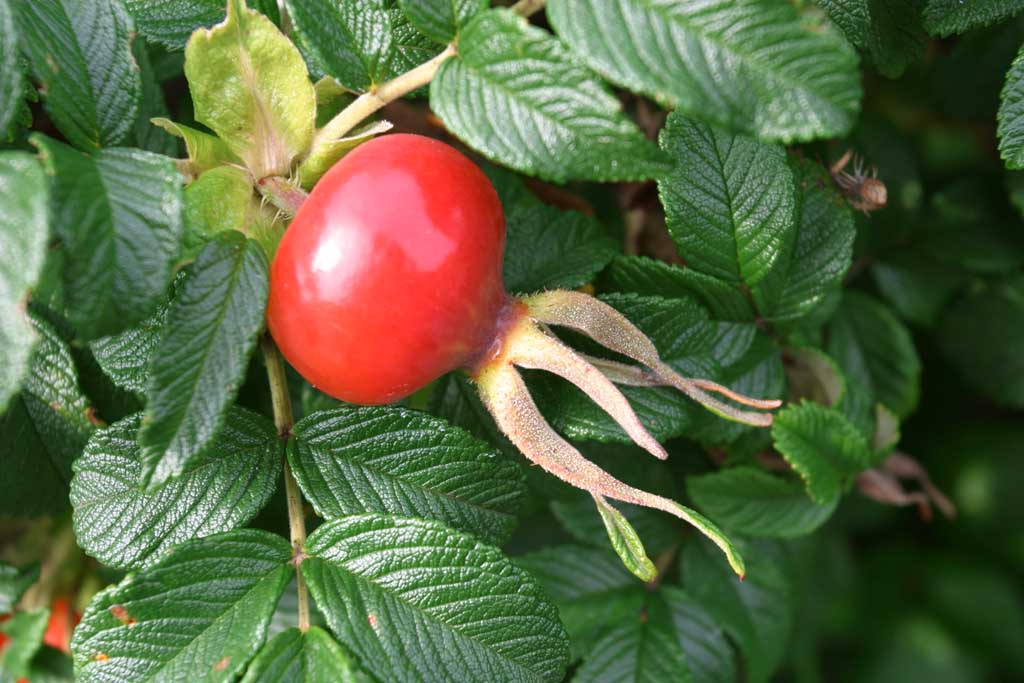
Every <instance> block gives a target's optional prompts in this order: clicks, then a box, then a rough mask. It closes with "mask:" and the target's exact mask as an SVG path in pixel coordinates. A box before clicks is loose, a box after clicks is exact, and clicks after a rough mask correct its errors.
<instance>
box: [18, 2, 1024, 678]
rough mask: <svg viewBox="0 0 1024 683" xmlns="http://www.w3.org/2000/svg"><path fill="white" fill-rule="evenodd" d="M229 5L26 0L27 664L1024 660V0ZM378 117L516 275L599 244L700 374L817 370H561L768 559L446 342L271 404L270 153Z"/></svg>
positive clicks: (907, 666)
mask: <svg viewBox="0 0 1024 683" xmlns="http://www.w3.org/2000/svg"><path fill="white" fill-rule="evenodd" d="M227 7H228V12H229V16H228V18H227V20H226V21H225V3H224V2H223V1H222V0H90V2H79V1H77V0H0V137H2V138H3V140H4V143H3V150H2V151H0V349H2V353H3V357H2V359H0V413H2V417H0V424H2V427H0V437H2V438H0V615H5V616H2V617H0V619H2V621H0V647H2V650H0V681H2V682H3V683H7V682H8V681H15V680H22V679H24V678H26V677H27V678H28V679H29V680H31V681H32V682H33V683H39V682H41V681H43V682H48V681H68V680H72V679H75V680H81V681H108V680H119V681H164V680H208V681H231V680H236V679H239V678H241V679H242V680H243V681H246V682H247V683H248V682H252V683H256V682H257V681H328V680H329V681H373V680H379V681H387V682H389V683H390V682H392V681H401V682H405V681H410V682H414V681H440V680H458V681H462V680H465V681H484V680H486V681H549V682H551V683H555V682H557V681H562V680H565V681H573V682H575V683H586V682H590V681H601V682H606V681H607V682H623V683H625V682H633V681H636V682H639V681H695V682H703V681H712V682H718V681H721V682H726V681H735V680H742V681H749V682H752V683H754V682H757V681H767V680H786V681H799V682H801V683H813V682H814V681H823V680H827V681H908V682H912V681H929V682H931V681H944V682H945V681H949V682H954V683H959V682H961V681H962V682H964V683H972V682H975V681H977V682H982V681H1010V680H1020V678H1022V677H1024V650H1022V649H1021V647H1020V644H1021V643H1022V642H1024V603H1022V595H1021V586H1020V584H1019V577H1020V576H1021V574H1022V572H1024V519H1022V512H1021V511H1022V508H1021V506H1020V505H1019V503H1018V499H1019V491H1020V490H1021V487H1022V486H1024V465H1022V461H1021V458H1020V454H1021V450H1022V446H1024V423H1022V422H1021V420H1020V416H1021V411H1022V410H1024V354H1022V353H1021V349H1022V348H1024V219H1022V214H1024V175H1022V170H1024V50H1022V44H1024V15H1021V16H1017V12H1018V11H1019V10H1021V9H1024V2H1020V1H1019V0H976V1H975V2H969V3H964V2H959V1H957V0H907V1H905V2H896V3H893V2H883V1H881V0H817V1H816V2H810V1H809V0H793V1H792V2H790V1H787V0H706V1H704V2H675V1H672V0H549V2H548V3H547V6H546V7H545V8H543V10H541V4H540V3H533V2H528V1H527V2H521V3H519V4H518V5H516V6H515V8H514V11H513V10H510V9H508V8H501V7H490V6H488V4H487V3H486V2H482V1H480V0H398V1H397V2H395V1H393V0H285V1H284V2H282V3H277V2H273V1H271V0H250V2H249V8H246V6H245V3H243V2H241V0H231V2H229V3H228V4H227ZM538 10H541V11H538ZM523 15H527V16H529V21H527V19H525V18H524V17H523ZM222 21H223V22H224V23H220V22H222ZM209 27H213V28H212V30H210V31H207V30H200V31H199V32H198V33H195V34H193V32H194V31H196V29H205V28H209ZM190 36H191V39H190ZM286 36H287V37H286ZM453 40H454V41H456V43H457V50H455V51H448V52H444V53H443V52H442V51H443V50H444V47H445V44H447V43H449V42H451V41H453ZM1018 51H1021V52H1020V54H1019V55H1018ZM439 53H440V54H442V55H443V56H444V57H446V59H444V60H443V61H441V60H435V62H434V66H435V67H437V65H438V64H439V68H437V72H436V75H435V76H434V77H433V79H432V80H431V79H429V78H427V79H425V80H423V81H422V82H417V83H415V84H414V85H415V86H416V87H415V88H413V89H412V92H411V93H409V96H408V97H406V98H405V99H400V100H396V101H394V102H392V103H391V104H389V106H387V107H386V108H385V109H384V110H383V111H382V113H381V114H380V118H379V120H377V121H375V122H373V121H370V122H364V121H362V120H356V121H352V122H350V123H351V125H350V126H349V127H348V128H346V129H344V130H334V129H332V127H331V125H329V123H328V122H331V121H337V119H336V118H335V117H336V116H341V117H342V118H344V117H345V116H346V114H345V113H344V112H351V111H352V109H351V108H349V109H346V106H348V105H350V104H351V103H352V101H353V99H355V98H356V97H357V96H359V95H360V94H362V93H367V92H372V93H384V94H385V96H386V95H387V93H390V92H393V90H394V85H393V84H394V82H395V81H393V80H392V79H395V78H399V79H401V77H402V74H405V73H406V72H408V71H410V70H411V69H413V68H414V67H417V65H419V64H421V63H424V62H427V61H428V60H431V58H433V57H434V56H435V55H438V54H439ZM431 73H433V72H431ZM389 88H391V89H390V90H389ZM398 94H403V93H398ZM366 97H369V96H365V97H363V98H360V99H358V100H356V103H357V104H356V105H352V106H357V105H358V103H359V102H363V101H366ZM339 112H342V113H341V114H339ZM386 122H390V124H394V127H395V128H396V129H398V130H402V131H413V132H420V133H424V134H428V135H433V136H435V137H439V138H441V139H444V140H446V141H448V142H450V143H452V144H456V145H459V146H460V147H461V148H462V149H464V150H465V151H467V152H468V153H471V154H473V155H475V158H476V159H477V160H478V161H479V162H480V163H481V165H483V167H484V168H485V170H486V171H487V173H488V174H489V176H490V177H491V178H492V180H493V182H494V183H495V185H496V187H497V189H498V192H499V194H500V196H501V199H502V203H503V205H504V208H505V212H506V219H507V224H508V245H507V253H506V261H505V280H506V283H507V286H508V287H509V289H510V291H513V292H517V293H529V292H533V291H538V290H542V289H545V288H554V287H560V288H577V287H587V288H592V289H593V290H594V291H595V292H596V293H597V294H599V295H600V296H601V297H602V298H603V299H604V300H605V301H607V302H608V303H609V304H611V305H612V306H614V307H616V308H618V309H619V310H621V311H622V312H623V313H625V314H626V315H627V316H628V317H629V318H630V319H631V320H633V321H634V322H635V323H636V324H637V325H638V326H639V327H640V328H641V329H643V331H644V332H645V333H646V334H648V335H649V336H650V338H651V339H652V340H653V341H654V342H655V343H656V345H657V347H658V349H659V352H660V353H661V355H662V357H663V358H664V359H665V360H666V361H667V362H668V363H669V364H670V365H672V366H673V367H674V368H676V369H677V370H679V371H681V372H683V373H684V374H688V375H694V376H700V377H706V378H709V379H713V380H715V381H718V382H721V383H723V384H727V385H728V386H730V387H732V388H734V389H736V390H738V391H742V392H744V393H747V394H750V395H754V396H762V397H784V398H786V400H787V405H786V406H785V407H784V408H783V409H782V410H781V411H780V412H779V413H778V414H777V416H776V420H775V424H774V425H773V427H772V428H771V429H770V430H757V429H754V428H750V427H745V426H743V425H739V424H735V423H731V422H726V421H724V420H720V419H718V418H716V417H714V416H712V415H709V414H707V413H706V412H704V411H702V410H701V409H700V408H699V407H697V406H694V405H693V404H692V403H690V402H688V401H687V400H686V399H684V398H682V397H680V396H679V395H677V394H674V393H672V392H670V391H668V390H667V389H664V388H647V387H625V388H624V390H623V391H624V393H625V394H626V395H627V396H628V397H629V399H630V401H631V403H632V404H633V405H634V406H635V407H636V410H637V413H638V415H639V416H640V418H641V420H642V421H643V422H644V424H645V425H646V426H647V427H648V428H649V429H650V431H651V432H652V433H653V434H654V435H655V436H656V437H658V438H659V439H660V440H661V441H663V442H664V443H665V445H666V448H667V449H668V451H669V453H670V455H671V457H670V458H669V459H668V461H666V462H655V461H652V460H650V459H649V458H646V457H643V456H642V455H641V453H640V451H639V449H637V448H635V447H633V446H632V445H630V444H629V442H628V439H627V438H626V436H625V434H624V433H623V432H622V431H621V430H620V429H619V428H618V427H617V426H616V425H615V424H614V423H612V422H611V421H610V420H609V419H608V418H607V417H606V416H605V415H604V414H603V413H601V412H600V411H599V410H597V409H596V407H595V406H593V405H592V404H590V403H589V402H588V401H586V400H585V398H584V397H583V395H582V394H581V393H579V392H577V391H576V390H575V389H573V388H571V387H570V386H568V385H567V384H565V383H563V382H561V381H558V380H554V379H551V378H549V377H546V376H534V375H528V382H529V383H530V386H531V389H532V391H533V393H534V395H535V397H536V398H537V401H538V404H539V405H540V407H541V409H542V411H543V412H544V413H545V415H546V416H547V417H548V419H549V420H550V421H551V422H552V424H553V425H554V426H555V427H556V428H557V429H558V430H559V431H560V432H562V433H563V434H565V435H566V436H567V437H569V438H570V439H572V440H573V441H574V442H575V443H576V444H577V445H578V446H579V447H580V448H581V449H582V450H583V452H584V453H585V454H586V455H587V456H588V457H590V458H592V459H594V460H596V461H598V462H600V463H601V464H602V465H603V466H605V467H607V468H608V469H609V470H610V471H612V472H614V473H615V474H616V475H617V476H620V477H622V478H624V479H626V480H627V481H629V482H630V483H632V484H636V485H638V486H643V487H646V488H648V489H650V490H654V491H657V492H659V493H663V494H665V495H670V496H672V497H674V498H676V499H682V500H684V502H686V503H687V504H688V505H691V506H693V507H694V508H696V509H698V510H699V511H700V512H702V513H703V514H705V515H706V516H707V517H709V518H710V519H711V520H713V521H714V522H715V523H717V524H718V525H719V526H721V527H722V528H723V529H724V530H725V531H726V532H727V533H728V534H729V535H730V537H731V538H732V539H733V540H734V541H735V542H736V543H737V544H738V546H739V547H740V549H741V550H742V551H743V553H744V557H745V558H746V562H747V571H746V580H745V581H744V582H742V583H740V582H738V581H737V580H736V578H735V577H734V576H733V574H732V573H731V570H730V569H729V566H728V564H727V563H726V561H725V559H724V558H723V557H722V556H720V553H719V552H718V551H717V549H715V548H714V546H712V545H711V544H710V543H708V542H706V541H704V540H702V539H700V538H699V537H698V535H696V534H694V533H692V531H691V530H689V529H686V528H683V527H682V526H681V525H680V524H678V523H677V520H675V519H673V518H669V517H667V516H665V515H662V514H661V513H656V512H652V511H649V510H641V509H635V508H631V507H629V506H623V507H622V509H621V513H618V512H615V511H614V510H609V509H606V508H602V509H600V510H595V509H594V507H593V505H592V502H591V501H590V500H589V499H588V498H587V497H586V496H585V495H582V494H580V493H579V492H578V491H575V490H572V489H569V488H567V487H565V486H563V485H561V484H560V483H559V482H557V481H556V480H554V479H552V478H550V477H548V476H546V475H544V474H543V473H540V472H538V471H536V470H534V469H532V468H528V467H526V466H525V465H524V461H523V460H522V458H521V457H519V456H518V455H517V454H516V452H515V450H514V449H513V448H512V447H511V446H510V445H509V444H508V442H507V441H505V440H504V439H503V437H501V435H500V434H498V432H497V430H496V428H495V426H494V424H493V422H492V421H491V420H490V418H489V417H488V415H487V413H486V412H485V411H484V410H483V408H482V406H481V405H480V404H479V401H478V399H477V398H476V396H475V392H474V391H473V389H472V387H471V386H470V385H469V383H468V381H467V380H466V379H465V378H464V377H463V376H462V375H460V374H457V373H455V374H452V375H449V376H446V377H443V378H441V379H439V380H438V381H437V382H435V383H434V384H433V385H431V386H430V387H429V388H428V389H427V390H425V391H424V392H421V393H419V394H416V395H414V396H413V397H411V398H410V399H408V400H407V401H406V402H405V403H406V405H403V406H389V407H373V408H358V407H354V406H347V405H342V404H340V403H338V402H336V401H333V400H331V399H329V398H328V397H326V396H324V395H322V394H319V393H318V392H317V391H315V390H314V389H313V388H312V387H310V386H309V385H308V384H306V383H305V382H304V381H302V379H301V378H300V377H298V376H297V375H296V374H294V373H292V372H290V371H289V374H288V388H289V390H290V395H291V400H292V404H293V406H294V410H295V413H296V417H297V418H300V419H299V420H298V422H297V423H296V424H295V425H294V428H293V429H291V431H290V434H289V438H287V439H282V438H279V431H280V430H279V429H277V428H275V421H274V417H275V415H274V413H273V411H272V410H271V402H272V401H271V393H270V389H269V386H268V382H267V377H266V370H265V367H264V365H265V359H270V361H271V362H272V361H273V354H272V352H271V353H263V354H260V353H257V352H256V351H257V349H259V348H261V345H262V348H263V350H264V351H266V350H267V345H266V341H265V340H264V341H263V342H261V334H262V326H263V315H264V307H265V303H266V297H267V288H268V263H269V262H270V259H272V256H273V250H274V247H275V246H276V243H277V240H278V239H279V238H280V235H281V234H282V232H283V230H284V229H285V226H286V223H287V216H286V215H285V214H284V213H282V212H280V211H278V210H276V209H275V208H274V206H272V205H271V204H269V203H268V202H267V201H265V199H264V198H263V197H261V195H260V193H259V192H258V191H257V190H256V189H254V187H255V186H254V182H255V181H259V180H261V179H263V178H264V177H268V176H287V177H290V178H293V179H294V180H295V181H296V182H298V183H300V184H301V185H302V186H303V187H305V188H307V189H308V188H309V187H311V186H312V185H313V184H314V183H315V181H316V179H317V178H318V177H319V176H320V175H321V174H322V173H323V172H324V170H326V168H328V167H329V166H330V165H331V164H332V163H334V162H335V161H336V160H337V159H339V158H340V157H341V156H343V155H344V153H345V152H346V151H348V150H349V149H351V148H352V147H354V146H355V145H357V144H358V143H359V142H361V141H362V140H364V139H367V138H368V137H370V136H372V135H375V134H380V133H382V132H384V131H386V130H387V129H388V127H389V125H390V124H389V123H386ZM356 124H359V125H360V126H361V127H359V128H356V129H355V130H353V127H355V126H356ZM325 131H326V132H325ZM333 133H336V134H333ZM847 150H852V151H853V152H854V153H855V154H856V155H858V156H860V157H863V159H865V160H866V166H865V167H863V168H861V167H859V166H858V165H857V164H856V163H855V162H854V161H851V162H850V163H849V164H848V165H847V166H845V167H843V168H839V167H837V166H833V164H834V163H835V162H836V161H837V160H838V159H839V158H840V157H841V156H842V155H843V154H844V153H845V152H846V151H847ZM876 169H877V178H878V180H879V181H881V183H882V184H884V187H885V188H886V190H887V197H888V202H887V206H885V207H884V208H881V207H880V206H877V205H874V206H868V208H871V209H875V210H872V211H871V212H870V215H869V213H868V212H867V211H858V210H855V207H863V206H864V205H865V201H866V200H867V199H869V198H870V197H869V194H868V192H867V190H866V189H865V187H867V186H866V185H865V181H867V180H868V178H869V177H871V176H872V175H873V174H874V171H875V170H876ZM843 173H848V174H852V176H851V175H847V176H844V175H843ZM871 182H873V181H868V184H869V185H870V183H871ZM875 187H876V188H877V184H876V185H875ZM869 204H870V202H869ZM566 339H567V340H568V341H570V342H571V343H573V344H574V345H577V346H579V347H580V348H584V349H585V350H588V351H593V349H589V348H588V347H587V344H586V342H585V341H583V340H581V339H578V338H576V337H572V336H569V335H567V336H566ZM276 417H277V418H278V427H280V426H281V422H280V417H281V416H280V413H278V415H276ZM283 469H285V471H288V472H292V471H293V472H294V476H295V478H296V480H297V482H298V484H299V487H300V488H301V490H302V492H303V494H304V496H305V499H306V501H307V502H308V507H307V509H306V513H307V514H306V524H307V526H308V527H309V528H310V529H311V530H312V531H311V534H310V536H309V538H308V541H307V542H306V544H305V548H304V556H303V559H302V561H301V563H298V562H293V561H292V560H293V552H292V548H291V547H290V545H289V542H288V540H286V538H287V536H288V534H289V519H288V516H287V513H286V511H285V507H286V506H285V496H284V485H283V484H282V481H283V479H282V476H281V474H282V470H283ZM943 491H945V492H946V494H948V497H949V498H948V499H947V497H946V496H945V495H944V494H943V493H942V492H943ZM954 511H955V512H956V513H957V514H956V518H955V520H950V519H948V518H947V517H950V516H952V513H953V512H954ZM292 521H293V522H294V519H293V520H292ZM606 526H607V530H606ZM609 536H610V537H611V543H610V542H609ZM612 546H614V548H615V551H618V553H619V555H621V558H620V557H616V553H615V551H613V550H612ZM296 564H301V566H300V567H299V569H298V571H299V572H300V573H301V578H302V581H298V580H297V577H296V568H295V565H296ZM306 585H308V588H309V591H310V593H311V599H312V602H313V604H314V613H313V617H312V621H313V623H314V626H313V627H312V628H310V629H309V630H307V631H304V632H303V631H300V630H299V629H297V628H295V627H296V625H297V623H298V622H297V616H296V615H297V613H298V611H299V606H300V604H301V603H302V602H303V597H302V596H301V590H300V588H298V587H297V586H306ZM55 598H57V599H59V600H57V601H55ZM60 599H62V600H64V602H61V601H60ZM67 604H70V605H71V607H70V615H71V617H74V616H76V613H84V614H82V616H81V624H80V625H79V626H78V627H77V629H75V632H74V638H73V640H72V641H71V642H70V647H69V644H68V642H67V641H68V640H69V637H68V635H67V633H66V631H67V629H66V628H65V629H64V631H61V629H60V628H57V629H56V632H55V633H54V634H51V633H50V632H49V631H48V622H49V625H50V631H52V630H53V623H55V622H54V620H55V619H56V618H57V617H58V616H59V615H61V614H65V613H67V612H69V609H68V608H67ZM59 605H64V607H59ZM51 611H52V614H51ZM69 618H70V617H69ZM44 639H45V641H46V644H45V645H44V644H43V641H44ZM61 649H63V650H64V651H65V652H66V653H67V654H65V652H61Z"/></svg>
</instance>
